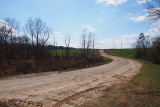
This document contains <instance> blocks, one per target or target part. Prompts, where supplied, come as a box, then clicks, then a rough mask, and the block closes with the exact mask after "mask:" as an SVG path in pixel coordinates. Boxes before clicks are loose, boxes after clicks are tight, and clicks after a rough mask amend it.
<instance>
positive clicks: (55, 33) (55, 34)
mask: <svg viewBox="0 0 160 107" xmlns="http://www.w3.org/2000/svg"><path fill="white" fill-rule="evenodd" d="M53 34H54V37H55V38H57V37H58V38H62V37H63V34H62V32H54V33H53Z"/></svg>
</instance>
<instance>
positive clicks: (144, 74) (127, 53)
mask: <svg viewBox="0 0 160 107" xmlns="http://www.w3.org/2000/svg"><path fill="white" fill-rule="evenodd" d="M109 51H110V52H111V53H112V54H113V55H117V56H121V49H109ZM135 54H136V49H122V56H123V57H127V58H131V59H135V60H137V61H139V62H141V63H143V65H144V67H143V68H142V69H141V72H140V73H139V74H138V75H136V76H135V79H136V80H139V81H136V82H135V81H134V84H135V85H140V86H142V87H143V88H152V90H154V91H159V92H160V78H159V77H160V65H158V64H152V63H151V62H149V61H145V60H142V59H136V58H134V56H135ZM150 85H151V86H150Z"/></svg>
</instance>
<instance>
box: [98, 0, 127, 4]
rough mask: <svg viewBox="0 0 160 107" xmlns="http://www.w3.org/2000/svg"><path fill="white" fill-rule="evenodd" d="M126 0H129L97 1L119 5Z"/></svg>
mask: <svg viewBox="0 0 160 107" xmlns="http://www.w3.org/2000/svg"><path fill="white" fill-rule="evenodd" d="M125 2H127V0H97V3H105V4H112V5H119V4H122V3H125Z"/></svg>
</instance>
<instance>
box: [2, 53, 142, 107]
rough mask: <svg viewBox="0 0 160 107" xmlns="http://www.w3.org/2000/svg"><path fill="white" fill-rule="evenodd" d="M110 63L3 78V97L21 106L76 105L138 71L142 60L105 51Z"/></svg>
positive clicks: (103, 54) (58, 106)
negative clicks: (113, 54) (68, 70)
mask: <svg viewBox="0 0 160 107" xmlns="http://www.w3.org/2000/svg"><path fill="white" fill-rule="evenodd" d="M100 54H101V55H102V56H103V57H108V58H111V59H113V61H112V62H111V63H109V64H105V65H102V66H98V67H93V68H88V69H81V70H75V71H71V72H63V73H53V72H48V73H40V74H28V75H21V76H16V77H10V78H4V79H1V80H0V86H1V87H0V100H1V101H3V102H6V103H9V104H15V105H16V104H17V105H20V106H37V105H39V106H48V107H50V106H51V107H52V106H55V107H60V106H64V107H65V106H77V105H80V104H82V103H84V102H85V101H87V100H90V99H93V98H95V97H98V96H100V95H101V94H102V90H104V88H105V89H106V88H107V89H108V88H110V87H112V86H113V85H114V84H118V83H120V82H122V81H124V80H127V79H130V78H131V77H133V76H134V75H136V74H137V73H138V72H139V70H140V67H141V63H139V62H137V61H135V60H131V59H127V58H122V57H117V56H111V55H109V54H106V53H105V52H104V50H100Z"/></svg>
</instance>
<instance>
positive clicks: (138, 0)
mask: <svg viewBox="0 0 160 107" xmlns="http://www.w3.org/2000/svg"><path fill="white" fill-rule="evenodd" d="M147 1H148V2H149V1H151V0H137V3H138V4H142V3H147Z"/></svg>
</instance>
